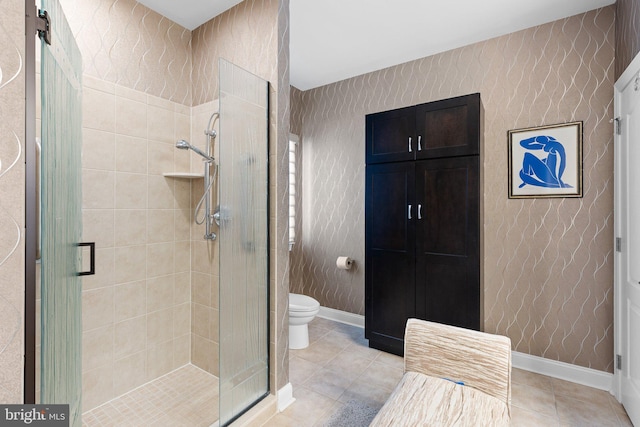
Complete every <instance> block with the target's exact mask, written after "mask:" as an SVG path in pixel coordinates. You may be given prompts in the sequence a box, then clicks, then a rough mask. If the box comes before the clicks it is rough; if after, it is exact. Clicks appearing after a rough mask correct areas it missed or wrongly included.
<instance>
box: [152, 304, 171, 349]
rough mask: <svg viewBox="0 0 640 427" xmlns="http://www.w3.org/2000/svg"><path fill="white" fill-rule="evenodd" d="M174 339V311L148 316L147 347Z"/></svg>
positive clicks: (162, 311)
mask: <svg viewBox="0 0 640 427" xmlns="http://www.w3.org/2000/svg"><path fill="white" fill-rule="evenodd" d="M172 338H173V309H171V308H168V309H164V310H160V311H155V312H153V313H149V314H147V347H148V348H150V347H151V346H154V345H157V344H159V343H161V342H166V341H169V340H171V339H172Z"/></svg>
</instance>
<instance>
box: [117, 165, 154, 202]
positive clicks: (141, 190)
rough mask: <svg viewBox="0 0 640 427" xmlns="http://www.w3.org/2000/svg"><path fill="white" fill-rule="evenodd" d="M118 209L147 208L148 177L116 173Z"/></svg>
mask: <svg viewBox="0 0 640 427" xmlns="http://www.w3.org/2000/svg"><path fill="white" fill-rule="evenodd" d="M115 188H116V190H115V196H116V204H115V206H116V209H146V208H147V176H146V175H141V174H132V173H124V172H117V173H116V187H115Z"/></svg>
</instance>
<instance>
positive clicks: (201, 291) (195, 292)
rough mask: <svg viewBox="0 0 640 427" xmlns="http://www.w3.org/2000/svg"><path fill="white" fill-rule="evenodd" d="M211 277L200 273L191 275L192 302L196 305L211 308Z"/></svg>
mask: <svg viewBox="0 0 640 427" xmlns="http://www.w3.org/2000/svg"><path fill="white" fill-rule="evenodd" d="M211 291H212V289H211V276H210V275H209V274H203V273H198V272H195V271H194V272H192V273H191V301H193V302H194V303H196V304H200V305H204V306H210V302H211Z"/></svg>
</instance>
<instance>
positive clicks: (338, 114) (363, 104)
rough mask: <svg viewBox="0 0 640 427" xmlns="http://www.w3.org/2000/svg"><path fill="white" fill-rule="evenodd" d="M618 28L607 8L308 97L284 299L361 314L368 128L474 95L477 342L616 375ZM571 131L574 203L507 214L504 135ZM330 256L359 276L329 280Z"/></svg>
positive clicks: (538, 204)
mask: <svg viewBox="0 0 640 427" xmlns="http://www.w3.org/2000/svg"><path fill="white" fill-rule="evenodd" d="M614 21H615V20H614V7H613V6H611V7H607V8H604V9H599V10H596V11H592V12H589V13H586V14H581V15H577V16H574V17H570V18H567V19H563V20H559V21H556V22H552V23H549V24H546V25H541V26H538V27H534V28H530V29H527V30H524V31H520V32H516V33H513V34H509V35H506V36H503V37H498V38H494V39H491V40H487V41H485V42H481V43H477V44H473V45H470V46H466V47H463V48H459V49H455V50H452V51H448V52H444V53H442V54H437V55H434V56H430V57H427V58H423V59H419V60H416V61H412V62H408V63H405V64H401V65H398V66H395V67H391V68H387V69H384V70H380V71H377V72H373V73H370V74H366V75H363V76H359V77H355V78H352V79H348V80H345V81H342V82H338V83H335V84H332V85H327V86H324V87H320V88H317V89H313V90H309V91H307V92H304V93H303V94H302V101H301V104H302V108H303V119H302V126H301V134H302V135H301V137H302V145H303V147H304V156H303V157H304V160H303V165H302V168H303V201H302V204H303V209H302V215H303V218H302V221H303V226H302V232H301V235H302V240H301V242H300V243H299V244H296V246H295V247H294V253H293V255H292V264H293V265H292V271H293V273H294V274H293V278H292V290H295V291H296V292H301V293H304V294H308V295H311V296H313V297H315V298H316V299H318V300H319V301H320V303H321V304H322V305H324V306H328V307H332V308H336V309H340V310H344V311H348V312H353V313H358V314H364V269H363V268H362V267H360V266H363V265H364V183H365V180H364V172H365V159H364V157H365V156H364V154H365V149H364V140H365V135H364V134H365V126H364V116H365V115H366V114H368V113H373V112H377V111H384V110H389V109H394V108H399V107H404V106H408V105H414V104H419V103H423V102H428V101H434V100H438V99H443V98H448V97H452V96H458V95H464V94H468V93H474V92H480V93H481V97H482V103H483V105H484V110H485V120H484V158H483V160H482V161H483V175H484V193H483V205H484V208H483V209H484V263H483V265H482V268H483V278H484V291H485V294H484V312H485V329H486V330H487V331H489V332H496V333H500V334H504V335H507V336H509V337H510V338H511V341H512V343H513V348H514V350H517V351H519V352H523V353H528V354H532V355H536V356H542V357H545V358H549V359H552V360H560V361H563V362H567V363H572V364H576V365H580V366H585V367H589V368H593V369H597V370H602V371H606V372H612V371H613V247H612V241H613V136H612V125H611V124H610V123H609V120H610V119H611V118H612V115H613V83H614V73H613V67H614V65H613V64H614V24H615V22H614ZM296 99H299V98H294V100H296ZM293 116H294V117H295V116H296V114H294V115H293ZM575 120H582V121H584V156H583V157H584V197H583V198H581V199H527V200H522V199H520V200H509V199H508V198H507V131H508V130H509V129H518V128H526V127H531V126H539V125H545V124H554V123H562V122H570V121H575ZM338 255H348V256H351V257H352V258H354V259H355V260H356V267H357V268H356V269H352V270H351V271H343V270H337V269H336V268H335V259H336V256H338Z"/></svg>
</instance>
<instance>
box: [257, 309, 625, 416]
mask: <svg viewBox="0 0 640 427" xmlns="http://www.w3.org/2000/svg"><path fill="white" fill-rule="evenodd" d="M309 341H310V345H309V347H308V348H306V349H304V350H291V354H290V362H289V371H290V381H291V384H292V385H293V393H294V397H295V398H296V401H295V402H294V403H293V404H292V405H291V406H290V407H289V408H287V409H286V410H285V411H284V412H282V413H280V414H278V415H276V416H275V417H273V418H271V419H270V420H269V421H268V422H267V423H265V424H264V425H265V426H267V427H283V426H286V427H288V426H291V427H304V426H309V427H316V426H323V425H324V424H325V423H326V422H327V421H328V420H329V419H330V418H331V416H332V415H333V414H334V413H336V412H338V411H340V410H342V409H343V407H344V405H345V403H346V402H349V401H350V400H353V399H355V400H359V401H361V402H363V403H365V404H366V405H368V406H370V407H372V408H376V409H379V408H380V407H382V405H383V404H384V402H385V400H386V399H387V397H388V396H389V394H390V393H391V391H392V390H393V388H394V387H395V385H396V384H397V382H398V381H399V380H400V378H401V377H402V369H403V361H402V358H400V357H397V356H394V355H390V354H388V353H384V352H381V351H377V350H374V349H370V348H369V347H368V346H367V341H366V340H365V339H364V332H363V330H362V329H361V328H357V327H352V326H348V325H344V324H342V323H337V322H332V321H330V320H326V319H322V318H316V319H314V321H313V322H311V324H310V325H309ZM511 380H512V384H511V385H512V396H511V405H512V407H511V408H512V421H511V425H512V426H518V427H519V426H523V427H526V426H544V427H548V426H558V427H560V426H563V427H564V426H581V427H582V426H599V427H600V426H616V427H618V426H631V425H632V424H631V422H630V421H629V418H628V417H627V415H626V413H625V411H624V409H623V408H622V406H621V405H620V404H619V403H618V402H617V401H616V400H615V399H614V398H613V397H612V396H611V395H610V394H609V393H607V392H605V391H601V390H596V389H593V388H589V387H584V386H580V385H577V384H574V383H570V382H567V381H561V380H557V379H555V378H550V377H546V376H544V375H538V374H534V373H531V372H528V371H523V370H519V369H513V372H512V379H511ZM345 427H346V426H345ZM349 427H351V426H349Z"/></svg>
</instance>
